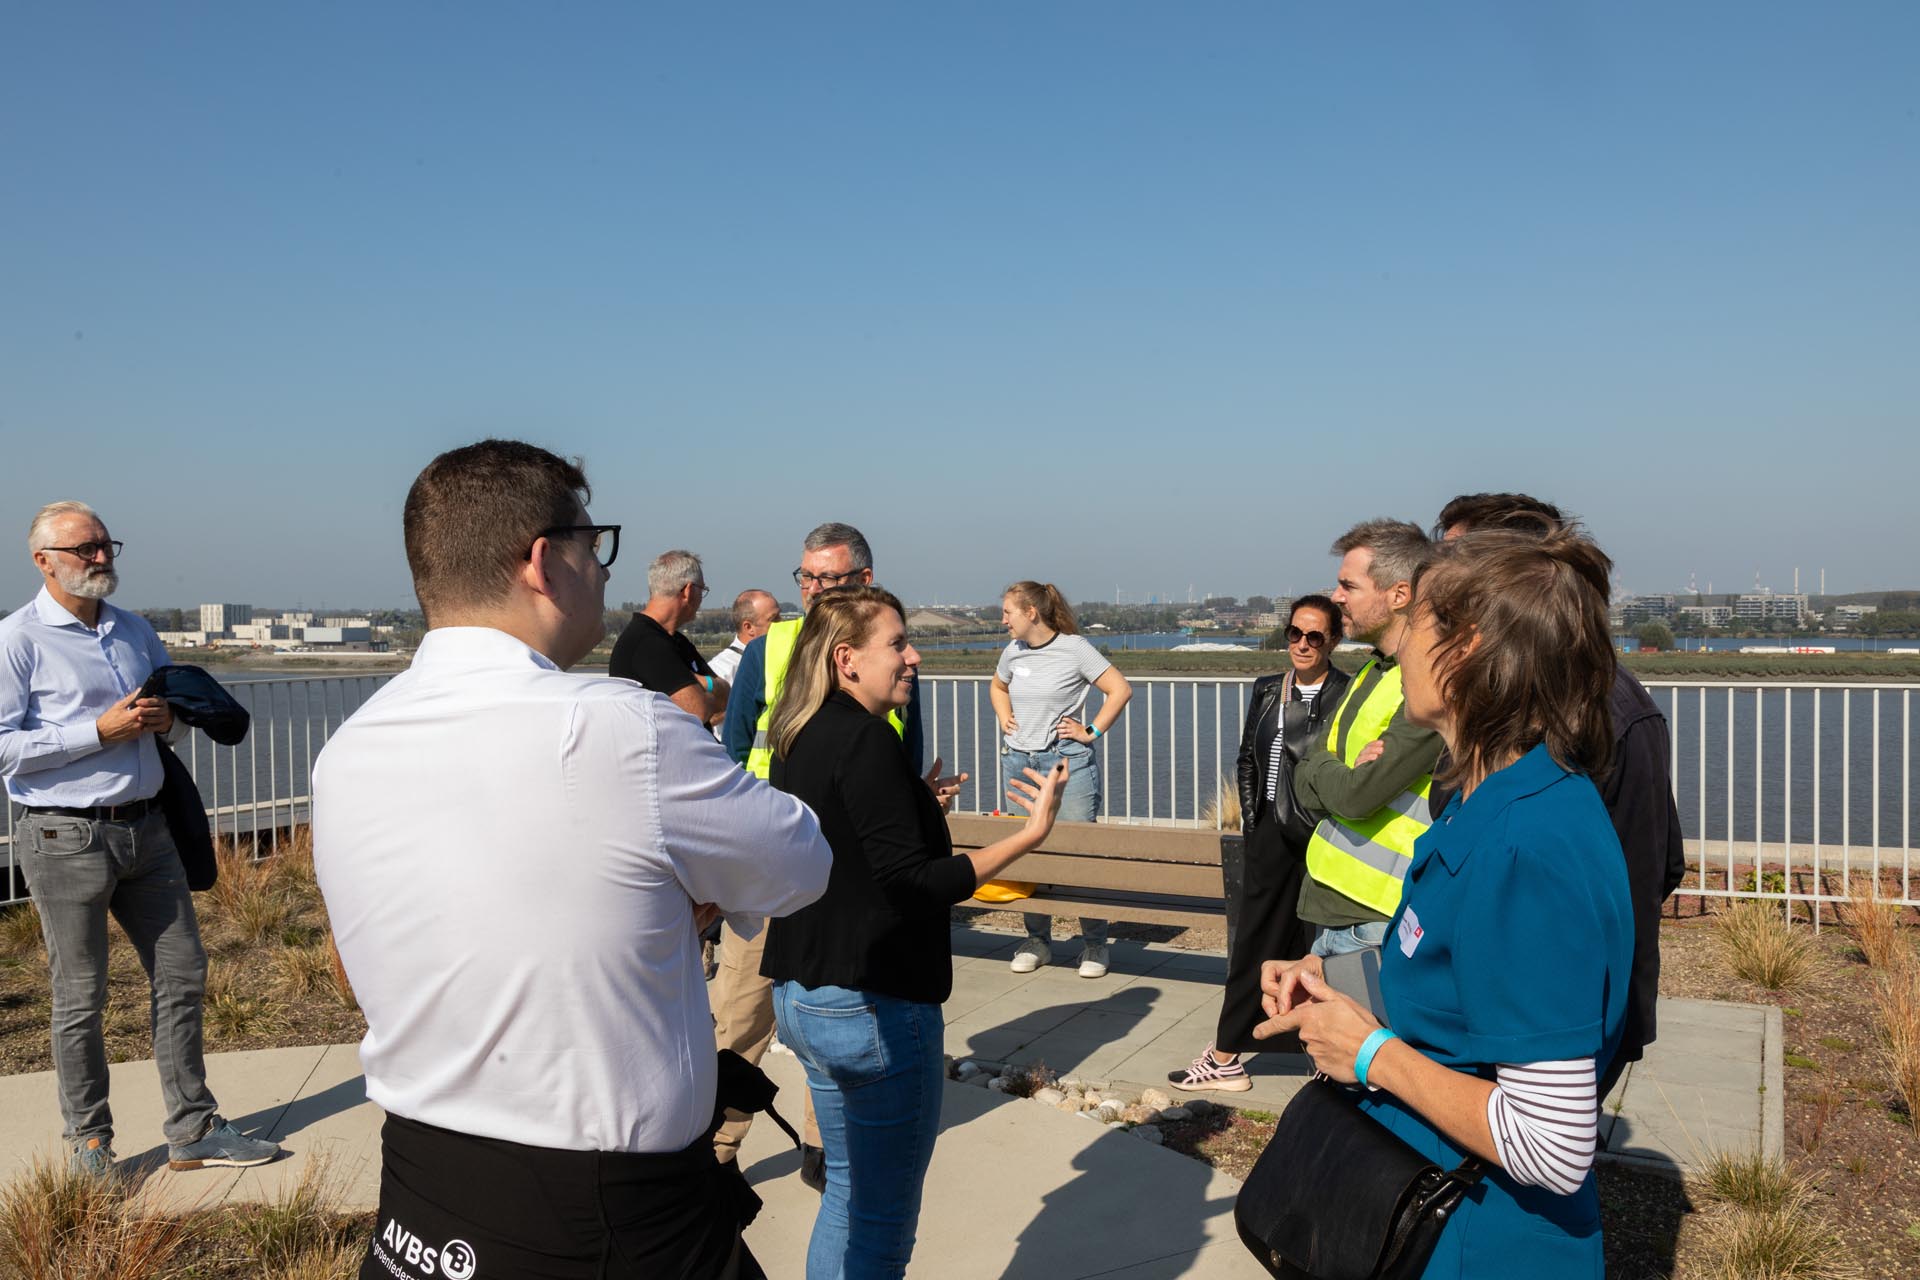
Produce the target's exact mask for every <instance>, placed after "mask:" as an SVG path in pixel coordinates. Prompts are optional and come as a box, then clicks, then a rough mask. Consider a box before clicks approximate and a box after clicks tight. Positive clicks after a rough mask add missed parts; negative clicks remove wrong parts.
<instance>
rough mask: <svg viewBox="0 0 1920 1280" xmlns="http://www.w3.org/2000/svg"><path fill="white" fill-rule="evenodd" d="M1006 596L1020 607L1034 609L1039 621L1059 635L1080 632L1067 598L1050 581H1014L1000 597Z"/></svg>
mask: <svg viewBox="0 0 1920 1280" xmlns="http://www.w3.org/2000/svg"><path fill="white" fill-rule="evenodd" d="M1007 596H1012V597H1013V598H1014V599H1016V600H1018V601H1019V602H1020V606H1021V607H1022V608H1024V609H1032V610H1034V611H1035V612H1036V613H1038V614H1039V615H1040V621H1042V622H1044V623H1046V624H1047V626H1049V627H1051V628H1052V629H1053V630H1055V631H1057V632H1059V633H1060V634H1061V635H1063V636H1077V635H1079V634H1080V624H1079V623H1078V622H1077V621H1075V620H1074V616H1073V609H1072V607H1071V606H1069V605H1068V604H1067V598H1066V597H1065V596H1063V595H1061V594H1060V588H1058V587H1056V586H1054V585H1053V584H1052V583H1051V582H1031V581H1023V582H1016V583H1014V584H1013V585H1012V586H1010V587H1008V588H1007V589H1006V590H1005V591H1004V592H1002V593H1001V598H1002V599H1004V598H1006V597H1007Z"/></svg>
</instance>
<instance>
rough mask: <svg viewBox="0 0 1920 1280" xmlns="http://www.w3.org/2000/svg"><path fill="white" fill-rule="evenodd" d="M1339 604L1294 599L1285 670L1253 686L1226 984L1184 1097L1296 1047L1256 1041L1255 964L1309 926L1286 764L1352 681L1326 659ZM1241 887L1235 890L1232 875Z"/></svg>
mask: <svg viewBox="0 0 1920 1280" xmlns="http://www.w3.org/2000/svg"><path fill="white" fill-rule="evenodd" d="M1339 643H1340V610H1339V608H1338V606H1336V605H1335V604H1334V603H1333V601H1332V600H1329V599H1328V598H1327V597H1326V596H1318V595H1315V596H1301V597H1300V598H1299V599H1298V600H1295V601H1294V602H1293V609H1292V611H1291V612H1290V613H1289V614H1288V616H1287V662H1288V667H1287V669H1286V670H1285V671H1283V672H1280V673H1278V674H1276V675H1270V676H1262V677H1261V678H1260V679H1259V680H1257V681H1255V682H1254V686H1253V696H1252V697H1251V698H1250V699H1248V702H1247V723H1246V727H1245V728H1244V729H1243V730H1241V733H1240V759H1239V768H1238V773H1239V789H1240V834H1241V846H1240V849H1241V853H1240V858H1241V864H1242V865H1241V867H1240V869H1239V870H1240V874H1239V875H1237V876H1236V875H1235V874H1234V872H1235V868H1233V867H1228V868H1227V869H1226V871H1227V883H1228V891H1227V986H1226V991H1225V993H1224V994H1223V996H1222V999H1221V1002H1220V1022H1219V1025H1218V1026H1217V1027H1215V1029H1214V1037H1213V1043H1212V1044H1210V1045H1208V1046H1207V1047H1206V1049H1205V1051H1204V1052H1202V1053H1201V1055H1200V1056H1199V1057H1197V1058H1195V1059H1194V1060H1193V1064H1192V1065H1191V1066H1189V1067H1188V1068H1187V1069H1186V1070H1185V1071H1175V1072H1171V1073H1170V1074H1169V1075H1168V1076H1167V1079H1168V1081H1169V1082H1171V1083H1172V1085H1173V1087H1174V1088H1176V1089H1183V1090H1186V1091H1187V1092H1189V1093H1196V1092H1201V1091H1203V1090H1209V1089H1218V1090H1223V1091H1226V1092H1229V1093H1240V1092H1244V1091H1245V1090H1247V1089H1251V1088H1252V1087H1253V1081H1252V1080H1250V1079H1249V1078H1248V1077H1247V1069H1246V1067H1245V1066H1244V1065H1242V1064H1241V1062H1240V1055H1241V1054H1242V1053H1252V1052H1256V1051H1258V1050H1261V1049H1266V1050H1277V1051H1280V1052H1288V1051H1292V1052H1298V1051H1299V1046H1298V1045H1297V1044H1293V1045H1289V1044H1286V1043H1280V1044H1275V1043H1274V1042H1273V1041H1267V1042H1264V1043H1262V1042H1260V1041H1256V1040H1255V1039H1254V1038H1253V1028H1254V1027H1255V1026H1256V1025H1258V1024H1259V1022H1260V1021H1261V1020H1262V1019H1263V1018H1264V1017H1265V1016H1266V1015H1265V1014H1264V1013H1263V1012H1262V1011H1261V1008H1260V962H1261V961H1263V960H1271V959H1273V958H1274V957H1275V956H1285V957H1288V958H1289V959H1291V958H1293V957H1295V956H1303V955H1305V954H1307V948H1308V947H1309V946H1311V945H1312V944H1313V926H1312V925H1310V924H1307V923H1305V922H1304V921H1302V920H1301V919H1300V917H1299V915H1298V913H1297V912H1296V911H1295V906H1296V904H1297V903H1298V901H1299V897H1300V878H1301V877H1302V876H1304V875H1305V874H1306V870H1307V840H1308V838H1309V837H1310V836H1312V835H1313V818H1312V817H1310V816H1309V815H1308V813H1307V811H1306V810H1304V809H1302V808H1301V807H1300V805H1299V803H1298V802H1297V801H1295V800H1294V797H1293V766H1294V763H1295V762H1296V761H1297V760H1299V759H1300V757H1301V756H1302V755H1303V754H1304V753H1305V752H1306V749H1307V746H1308V744H1309V743H1311V742H1312V741H1313V739H1314V736H1315V735H1316V734H1317V733H1318V732H1319V731H1320V725H1321V723H1322V722H1323V721H1324V720H1325V719H1326V717H1327V715H1328V713H1329V712H1330V711H1331V710H1332V708H1334V707H1337V706H1339V705H1340V698H1341V695H1342V694H1344V693H1345V692H1346V689H1347V684H1348V682H1349V681H1350V680H1351V679H1352V677H1351V676H1349V675H1348V674H1347V673H1346V672H1344V671H1341V670H1340V669H1338V668H1337V667H1335V666H1334V665H1333V650H1334V646H1335V645H1337V644H1339ZM1236 880H1237V881H1239V882H1240V883H1241V885H1242V889H1241V892H1240V893H1239V894H1237V895H1236V894H1235V893H1234V892H1233V889H1232V886H1233V884H1234V883H1235V881H1236Z"/></svg>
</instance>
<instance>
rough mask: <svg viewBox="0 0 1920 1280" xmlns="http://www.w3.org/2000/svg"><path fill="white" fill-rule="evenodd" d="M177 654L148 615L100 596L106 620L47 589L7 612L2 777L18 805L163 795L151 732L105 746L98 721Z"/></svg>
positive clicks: (0, 638)
mask: <svg viewBox="0 0 1920 1280" xmlns="http://www.w3.org/2000/svg"><path fill="white" fill-rule="evenodd" d="M170 661H171V659H169V658H168V657H167V651H166V649H165V648H164V647H163V646H162V645H161V643H160V637H159V636H157V635H155V634H154V632H153V628H152V627H151V626H149V625H148V624H147V620H146V619H145V618H142V617H141V616H140V615H138V614H135V613H128V612H127V611H126V610H125V609H116V608H115V607H114V606H112V605H110V604H108V603H107V602H106V601H104V600H103V601H101V602H100V618H99V625H98V626H96V627H89V626H87V625H86V624H85V623H84V622H82V621H80V619H78V618H76V617H74V616H73V615H72V614H71V613H68V612H67V611H66V609H64V608H62V607H61V605H60V603H59V602H58V601H56V600H55V599H54V598H53V595H52V594H51V593H50V592H49V591H48V590H47V589H46V588H45V587H42V588H41V589H40V594H39V595H37V596H35V597H34V598H33V602H32V603H31V604H29V605H27V606H26V607H25V608H23V609H20V610H18V611H16V612H14V613H11V614H8V615H7V616H6V617H5V618H0V774H5V775H6V779H7V795H8V796H10V797H11V798H12V799H13V801H14V802H15V803H16V804H24V805H29V806H32V807H35V808H45V807H52V806H70V807H74V808H83V807H86V806H90V805H101V804H125V803H127V802H128V801H131V800H147V799H151V798H152V797H153V796H155V795H157V794H159V791H160V781H161V772H160V753H159V751H158V750H157V749H156V748H155V747H154V745H153V735H152V734H150V733H143V734H141V735H140V736H139V737H137V738H135V739H133V740H132V741H131V742H115V743H109V744H107V745H106V746H102V745H101V744H100V734H99V731H98V730H97V729H96V728H95V724H94V722H95V721H97V720H98V719H99V718H100V716H101V714H102V713H104V712H105V711H106V710H107V708H108V707H111V706H112V705H113V704H114V703H116V702H118V701H119V700H120V699H122V698H124V697H126V696H127V695H128V694H129V693H132V692H133V691H134V690H135V689H138V688H139V687H140V686H141V685H142V684H144V683H145V682H146V679H147V677H148V676H149V675H151V674H152V673H153V669H154V668H155V667H164V666H166V665H167V664H168V663H169V662H170Z"/></svg>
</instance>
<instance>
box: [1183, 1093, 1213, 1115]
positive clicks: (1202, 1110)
mask: <svg viewBox="0 0 1920 1280" xmlns="http://www.w3.org/2000/svg"><path fill="white" fill-rule="evenodd" d="M1180 1105H1182V1106H1184V1107H1185V1108H1186V1109H1187V1114H1189V1115H1191V1116H1193V1117H1194V1118H1195V1119H1196V1120H1197V1119H1199V1118H1200V1117H1201V1116H1209V1115H1212V1114H1213V1109H1214V1104H1213V1103H1211V1102H1208V1101H1207V1100H1206V1099H1205V1098H1188V1099H1187V1100H1186V1101H1185V1102H1183V1103H1181V1104H1180Z"/></svg>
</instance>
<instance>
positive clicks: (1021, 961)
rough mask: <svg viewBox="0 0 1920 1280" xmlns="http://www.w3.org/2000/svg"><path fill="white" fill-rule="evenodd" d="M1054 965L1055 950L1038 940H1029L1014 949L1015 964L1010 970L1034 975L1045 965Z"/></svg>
mask: <svg viewBox="0 0 1920 1280" xmlns="http://www.w3.org/2000/svg"><path fill="white" fill-rule="evenodd" d="M1052 963H1053V948H1052V947H1050V946H1048V945H1047V944H1046V943H1044V942H1042V941H1040V939H1038V938H1028V939H1027V940H1026V941H1024V942H1022V943H1021V944H1020V945H1019V946H1017V947H1015V948H1014V949H1013V963H1012V964H1011V965H1009V966H1007V967H1008V968H1010V969H1012V970H1013V971H1014V972H1015V973H1032V972H1033V971H1034V970H1035V969H1038V968H1039V967H1040V966H1041V965H1043V964H1052Z"/></svg>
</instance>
